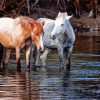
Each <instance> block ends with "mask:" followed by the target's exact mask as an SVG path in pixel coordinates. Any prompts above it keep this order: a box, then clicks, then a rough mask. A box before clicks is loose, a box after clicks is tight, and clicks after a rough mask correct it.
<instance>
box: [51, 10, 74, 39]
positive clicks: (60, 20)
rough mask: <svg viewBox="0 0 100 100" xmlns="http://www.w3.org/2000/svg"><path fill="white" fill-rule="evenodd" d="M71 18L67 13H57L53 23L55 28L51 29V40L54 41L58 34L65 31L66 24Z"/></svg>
mask: <svg viewBox="0 0 100 100" xmlns="http://www.w3.org/2000/svg"><path fill="white" fill-rule="evenodd" d="M71 17H72V16H68V14H67V12H65V13H61V12H59V13H58V16H57V17H56V19H55V21H54V23H55V26H54V28H53V31H52V32H51V38H52V39H55V38H56V37H57V36H58V35H59V34H61V33H63V32H65V31H66V22H67V21H69V19H70V18H71Z"/></svg>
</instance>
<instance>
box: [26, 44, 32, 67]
mask: <svg viewBox="0 0 100 100" xmlns="http://www.w3.org/2000/svg"><path fill="white" fill-rule="evenodd" d="M30 53H31V46H29V47H27V48H26V67H27V68H28V69H30Z"/></svg>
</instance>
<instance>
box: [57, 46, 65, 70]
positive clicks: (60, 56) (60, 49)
mask: <svg viewBox="0 0 100 100" xmlns="http://www.w3.org/2000/svg"><path fill="white" fill-rule="evenodd" d="M57 50H58V56H59V60H60V66H61V68H64V56H63V47H60V46H58V47H57Z"/></svg>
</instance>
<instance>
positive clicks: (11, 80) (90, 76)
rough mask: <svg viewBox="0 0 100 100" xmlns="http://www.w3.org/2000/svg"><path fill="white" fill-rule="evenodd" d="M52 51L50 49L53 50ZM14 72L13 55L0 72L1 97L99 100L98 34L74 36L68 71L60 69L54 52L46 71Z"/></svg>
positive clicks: (33, 99)
mask: <svg viewBox="0 0 100 100" xmlns="http://www.w3.org/2000/svg"><path fill="white" fill-rule="evenodd" d="M52 53H53V52H52ZM21 64H22V71H21V72H17V71H16V63H15V60H14V59H13V58H12V59H11V60H10V62H9V65H8V66H9V68H8V69H6V70H5V71H3V72H0V100H100V37H77V41H76V43H75V46H74V52H73V54H72V67H71V70H70V71H63V70H60V68H59V64H58V56H57V54H56V52H54V53H53V55H52V54H50V55H49V56H48V60H47V66H46V70H42V69H41V68H38V70H37V71H34V70H33V68H32V65H31V71H30V72H28V71H26V70H25V60H22V61H21Z"/></svg>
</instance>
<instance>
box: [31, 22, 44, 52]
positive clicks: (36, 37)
mask: <svg viewBox="0 0 100 100" xmlns="http://www.w3.org/2000/svg"><path fill="white" fill-rule="evenodd" d="M43 25H44V22H42V23H38V22H36V23H35V25H34V29H33V32H32V34H31V37H32V40H33V42H34V44H35V45H36V47H37V49H38V50H41V51H43V50H44V45H43V35H44V30H43Z"/></svg>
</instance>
